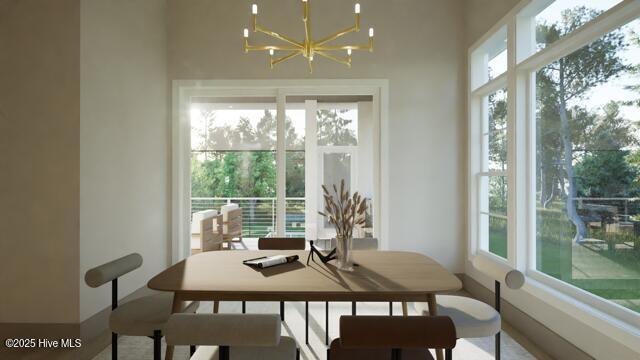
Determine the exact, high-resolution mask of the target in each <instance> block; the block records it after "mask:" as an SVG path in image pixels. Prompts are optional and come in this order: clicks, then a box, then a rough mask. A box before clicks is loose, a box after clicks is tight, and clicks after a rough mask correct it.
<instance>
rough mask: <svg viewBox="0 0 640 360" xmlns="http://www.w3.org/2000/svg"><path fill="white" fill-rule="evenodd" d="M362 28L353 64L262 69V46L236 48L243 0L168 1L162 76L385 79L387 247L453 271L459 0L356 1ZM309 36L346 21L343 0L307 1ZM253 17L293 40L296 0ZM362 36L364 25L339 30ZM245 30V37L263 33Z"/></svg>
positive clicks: (460, 239)
mask: <svg viewBox="0 0 640 360" xmlns="http://www.w3.org/2000/svg"><path fill="white" fill-rule="evenodd" d="M360 3H361V4H362V28H363V29H367V28H368V27H370V26H374V27H375V29H376V40H375V41H376V44H375V51H374V52H373V53H366V52H365V53H360V52H358V53H355V54H354V61H353V67H352V68H351V69H348V68H346V67H344V66H343V65H340V64H337V63H332V62H330V61H328V60H324V59H319V60H318V61H317V64H316V65H317V66H316V69H315V72H314V74H313V75H310V74H309V73H308V71H307V65H306V63H305V62H304V61H303V59H302V58H296V59H293V60H291V61H289V62H286V63H283V64H281V65H279V66H277V67H276V68H275V69H274V70H270V69H269V66H268V62H267V61H268V60H267V58H268V56H267V55H265V54H256V53H251V54H248V55H247V54H244V52H243V51H242V29H243V28H244V27H249V25H250V23H249V21H250V4H251V2H248V1H237V0H225V1H211V0H190V1H184V0H169V1H168V4H169V11H168V21H169V42H168V50H169V64H168V67H169V78H170V80H178V79H269V78H278V79H295V78H318V79H322V78H331V79H336V78H384V79H389V133H388V134H387V135H388V138H389V151H388V153H387V154H383V156H387V157H388V159H389V168H388V169H387V170H388V176H389V180H390V183H389V187H390V189H391V190H390V192H389V194H388V197H389V199H390V205H389V208H388V209H385V211H386V213H387V214H389V222H390V227H389V230H390V234H391V236H390V239H389V244H390V247H391V248H392V249H406V250H414V251H420V252H423V253H425V254H427V255H429V256H432V257H434V258H435V259H437V260H438V261H439V262H441V263H442V264H444V265H446V266H447V267H448V268H449V269H450V270H452V271H455V272H461V271H463V268H464V266H463V255H464V248H465V246H466V245H465V244H466V239H465V238H464V233H465V226H466V225H465V215H464V214H465V210H464V209H465V203H466V200H465V198H466V195H465V194H466V189H465V185H464V178H465V175H464V174H465V168H466V161H465V146H466V142H465V141H466V140H465V139H466V136H465V126H464V119H465V117H464V98H465V95H464V94H465V92H464V74H465V71H464V67H465V66H466V57H465V51H466V47H465V46H464V23H463V19H464V15H463V7H462V6H461V5H462V1H461V0H454V1H444V0H394V1H393V2H390V1H373V0H362V1H360ZM311 12H312V13H311V21H312V24H313V27H314V28H313V33H314V34H318V35H319V36H323V35H327V34H329V33H331V32H333V31H336V30H339V29H342V28H345V27H347V26H349V25H351V24H352V22H353V3H351V2H345V1H343V0H323V1H313V2H312V3H311ZM259 19H260V22H261V23H262V24H263V25H264V26H268V27H272V28H274V30H277V31H279V32H282V33H285V34H288V35H291V36H294V37H296V38H301V37H302V36H303V34H304V30H303V25H302V24H303V23H302V20H301V3H300V1H299V0H281V1H278V3H277V4H275V2H267V1H265V2H262V3H260V16H259ZM347 39H348V41H350V42H358V43H360V42H362V43H364V42H366V41H367V35H366V30H365V31H362V32H360V33H359V34H352V35H351V36H348V37H347ZM267 40H268V39H267V38H266V37H265V36H258V35H255V36H254V35H253V34H252V37H251V41H252V42H253V41H267Z"/></svg>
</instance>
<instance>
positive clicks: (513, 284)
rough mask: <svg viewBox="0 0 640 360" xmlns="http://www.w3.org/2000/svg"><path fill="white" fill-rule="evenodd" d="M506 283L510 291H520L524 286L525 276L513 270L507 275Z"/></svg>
mask: <svg viewBox="0 0 640 360" xmlns="http://www.w3.org/2000/svg"><path fill="white" fill-rule="evenodd" d="M504 283H505V284H506V285H507V287H508V288H509V289H513V290H518V289H520V288H521V287H522V286H523V285H524V274H522V273H521V272H520V271H518V270H511V271H509V272H508V273H507V275H505V277H504Z"/></svg>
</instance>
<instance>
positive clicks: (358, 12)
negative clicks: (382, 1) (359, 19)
mask: <svg viewBox="0 0 640 360" xmlns="http://www.w3.org/2000/svg"><path fill="white" fill-rule="evenodd" d="M355 12H356V14H360V4H356V6H355Z"/></svg>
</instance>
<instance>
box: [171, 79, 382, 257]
mask: <svg viewBox="0 0 640 360" xmlns="http://www.w3.org/2000/svg"><path fill="white" fill-rule="evenodd" d="M314 95H370V96H372V98H373V101H372V106H373V109H374V111H373V114H372V115H373V123H374V134H373V135H374V139H376V140H377V141H374V154H373V156H374V161H373V171H374V182H373V189H374V198H376V199H377V200H376V201H374V203H373V219H374V224H373V225H374V232H375V233H376V234H377V236H378V237H379V241H380V245H381V248H382V249H387V248H388V241H389V236H388V235H389V216H388V214H387V213H386V211H388V210H386V211H385V210H383V209H389V207H388V204H389V197H388V194H389V174H388V154H389V137H388V134H389V131H388V130H389V114H388V106H389V81H388V80H387V79H348V80H347V79H312V80H304V79H300V80H297V79H292V80H174V81H173V86H172V104H173V109H172V131H171V133H172V135H171V142H172V150H171V173H172V177H171V241H170V243H169V246H170V249H171V251H170V253H171V258H170V259H169V260H170V262H171V263H172V264H173V263H176V262H178V261H180V260H182V259H184V258H186V257H187V256H189V255H190V252H191V249H190V241H191V238H190V208H191V204H190V202H191V172H190V170H191V162H190V156H191V124H190V116H189V104H190V99H191V98H192V97H196V96H220V97H250V96H255V97H264V96H269V97H275V98H276V109H277V123H278V126H277V145H276V151H277V153H276V157H277V158H276V159H277V161H276V163H277V170H276V173H277V176H276V178H277V186H278V191H277V196H278V204H279V206H278V210H277V214H278V216H277V221H278V224H277V226H276V228H279V229H284V221H285V216H284V212H285V203H284V196H285V191H284V190H285V186H286V184H285V178H286V168H285V166H283V165H284V160H285V140H284V135H285V131H284V130H285V129H284V121H285V120H284V119H285V106H286V97H287V96H314ZM376 110H377V111H376ZM280 187H282V189H280ZM280 197H282V199H280ZM280 222H281V223H280Z"/></svg>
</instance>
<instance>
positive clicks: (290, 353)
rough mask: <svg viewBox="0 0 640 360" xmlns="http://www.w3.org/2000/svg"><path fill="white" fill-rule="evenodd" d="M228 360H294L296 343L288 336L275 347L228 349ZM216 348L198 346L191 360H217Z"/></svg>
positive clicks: (238, 347)
mask: <svg viewBox="0 0 640 360" xmlns="http://www.w3.org/2000/svg"><path fill="white" fill-rule="evenodd" d="M229 358H230V360H294V359H295V358H296V342H295V340H293V339H292V338H290V337H288V336H282V337H280V343H279V344H278V345H277V346H271V347H263V346H255V347H240V346H232V347H231V348H229ZM218 359H219V357H218V347H217V346H198V349H197V350H196V352H195V354H193V356H192V357H191V360H218Z"/></svg>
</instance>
